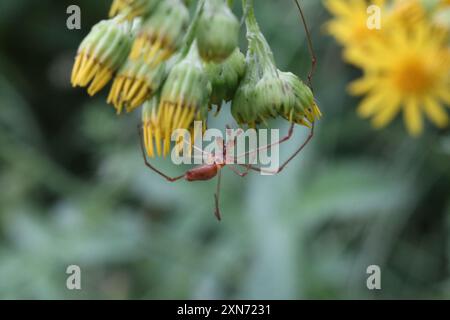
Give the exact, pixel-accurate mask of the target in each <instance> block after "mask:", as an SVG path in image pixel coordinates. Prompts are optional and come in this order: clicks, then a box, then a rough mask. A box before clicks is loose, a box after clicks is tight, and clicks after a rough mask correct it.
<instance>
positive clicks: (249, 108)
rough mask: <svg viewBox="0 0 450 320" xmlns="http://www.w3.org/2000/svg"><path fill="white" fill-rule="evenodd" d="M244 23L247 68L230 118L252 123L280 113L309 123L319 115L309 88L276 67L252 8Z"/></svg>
mask: <svg viewBox="0 0 450 320" xmlns="http://www.w3.org/2000/svg"><path fill="white" fill-rule="evenodd" d="M246 25H247V38H248V42H249V48H248V52H247V71H246V74H245V76H244V79H243V80H242V82H241V84H240V86H239V88H238V90H237V92H236V96H235V97H234V100H233V104H232V106H231V112H232V115H233V117H234V118H235V119H236V121H238V123H240V124H247V125H250V126H255V125H257V124H259V123H261V122H266V119H267V118H271V117H277V116H279V115H280V116H282V117H284V118H285V119H287V120H288V121H291V122H295V123H297V124H301V125H305V126H310V123H313V122H314V121H315V120H316V119H318V118H320V116H321V112H320V110H319V108H318V106H317V105H316V103H315V101H314V96H313V93H312V92H311V89H310V88H309V87H308V86H306V85H305V84H304V83H303V82H302V81H301V80H300V79H299V78H298V77H297V76H295V75H294V74H292V73H290V72H281V71H280V70H278V69H277V68H276V66H275V61H274V58H273V54H272V51H271V49H270V46H269V44H268V43H267V41H266V39H265V38H264V35H263V34H262V33H261V31H260V29H259V26H258V24H257V22H256V19H255V16H254V12H253V9H252V8H250V10H249V12H248V15H247V18H246ZM308 122H309V123H308Z"/></svg>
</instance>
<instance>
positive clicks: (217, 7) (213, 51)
mask: <svg viewBox="0 0 450 320" xmlns="http://www.w3.org/2000/svg"><path fill="white" fill-rule="evenodd" d="M239 28H240V24H239V21H238V19H237V18H236V16H235V15H234V14H233V12H232V11H231V9H230V8H229V7H228V5H227V4H226V2H225V1H224V0H208V1H206V3H205V7H204V9H203V12H202V15H201V17H200V20H199V23H198V28H197V43H198V49H199V53H200V56H201V57H202V59H203V60H204V61H207V62H211V61H212V62H216V63H218V62H222V61H224V60H225V59H227V58H228V57H229V56H230V55H231V54H232V53H233V51H234V49H236V47H237V46H238V42H239Z"/></svg>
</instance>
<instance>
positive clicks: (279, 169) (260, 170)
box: [239, 122, 314, 174]
mask: <svg viewBox="0 0 450 320" xmlns="http://www.w3.org/2000/svg"><path fill="white" fill-rule="evenodd" d="M313 136H314V122H313V123H312V126H311V131H310V133H309V135H308V137H307V138H306V139H305V141H304V142H303V143H302V144H301V145H300V147H299V148H298V149H297V150H296V151H295V152H294V153H293V154H292V155H291V156H290V157H289V158H288V159H287V160H286V161H285V162H284V163H283V164H282V165H281V166H280V167H279V168H278V169H277V170H267V169H264V168H260V167H256V166H253V165H250V166H248V165H245V164H239V166H241V167H248V168H250V169H251V170H253V171H256V172H262V173H268V174H278V173H280V172H281V171H283V169H284V168H286V166H287V165H288V164H289V162H291V161H292V160H293V159H294V158H295V157H296V156H297V155H298V154H299V153H300V152H301V151H302V150H303V149H304V148H305V147H306V146H307V145H308V143H309V142H310V141H311V139H312V138H313Z"/></svg>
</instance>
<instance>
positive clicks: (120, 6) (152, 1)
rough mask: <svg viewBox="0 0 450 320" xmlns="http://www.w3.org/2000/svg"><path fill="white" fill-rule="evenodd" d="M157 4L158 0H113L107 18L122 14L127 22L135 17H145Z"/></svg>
mask: <svg viewBox="0 0 450 320" xmlns="http://www.w3.org/2000/svg"><path fill="white" fill-rule="evenodd" d="M159 2H160V0H114V1H113V3H112V5H111V9H110V11H109V16H110V17H114V16H116V15H118V14H123V15H124V16H125V18H127V19H129V20H132V19H134V18H136V17H147V16H148V15H149V14H150V12H151V11H152V10H153V9H154V8H155V7H156V5H158V3H159Z"/></svg>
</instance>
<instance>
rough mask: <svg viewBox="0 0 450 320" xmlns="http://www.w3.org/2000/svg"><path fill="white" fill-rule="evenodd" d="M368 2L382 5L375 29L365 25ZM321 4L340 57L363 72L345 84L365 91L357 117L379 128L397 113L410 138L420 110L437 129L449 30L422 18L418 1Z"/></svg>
mask: <svg viewBox="0 0 450 320" xmlns="http://www.w3.org/2000/svg"><path fill="white" fill-rule="evenodd" d="M447 2H448V1H442V0H441V4H446V3H447ZM371 4H376V5H379V6H382V7H380V8H381V9H382V13H383V14H382V19H383V20H382V21H383V25H382V28H381V30H370V29H369V28H368V27H367V19H368V18H369V12H368V10H367V8H368V6H370V5H371ZM325 6H326V7H327V8H328V10H329V11H330V12H331V13H332V14H333V16H334V19H332V20H331V21H330V22H329V23H328V24H327V25H326V27H327V31H328V32H329V33H330V34H331V35H333V36H334V37H335V38H336V40H337V41H338V42H339V43H341V44H342V45H343V46H344V58H345V60H346V61H347V62H350V63H352V64H354V65H356V66H358V67H359V68H361V69H362V70H363V72H364V76H363V77H362V78H361V79H359V80H356V81H354V82H353V83H352V84H351V85H350V87H349V91H350V93H351V94H353V95H365V97H364V99H363V100H362V102H361V104H360V106H359V107H358V114H359V115H360V116H362V117H365V118H369V117H371V118H372V124H373V126H374V127H376V128H382V127H384V126H386V125H387V124H388V123H389V122H391V121H392V120H393V119H394V117H395V116H396V115H397V114H398V113H399V112H400V111H403V115H404V120H405V123H406V127H407V130H408V132H409V133H410V134H411V135H413V136H417V135H419V134H420V133H421V132H422V131H423V123H422V114H423V113H425V115H426V116H427V117H428V118H429V119H430V120H431V121H432V122H433V123H434V124H435V125H436V126H437V127H440V128H442V127H445V126H447V125H448V123H449V118H448V114H447V112H446V110H445V105H450V49H449V47H448V40H449V33H448V29H445V28H439V27H437V26H435V25H433V22H432V21H428V20H429V17H428V16H427V14H426V10H425V8H424V7H423V5H422V1H420V0H393V1H372V2H371V1H366V0H349V1H343V0H326V1H325Z"/></svg>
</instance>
